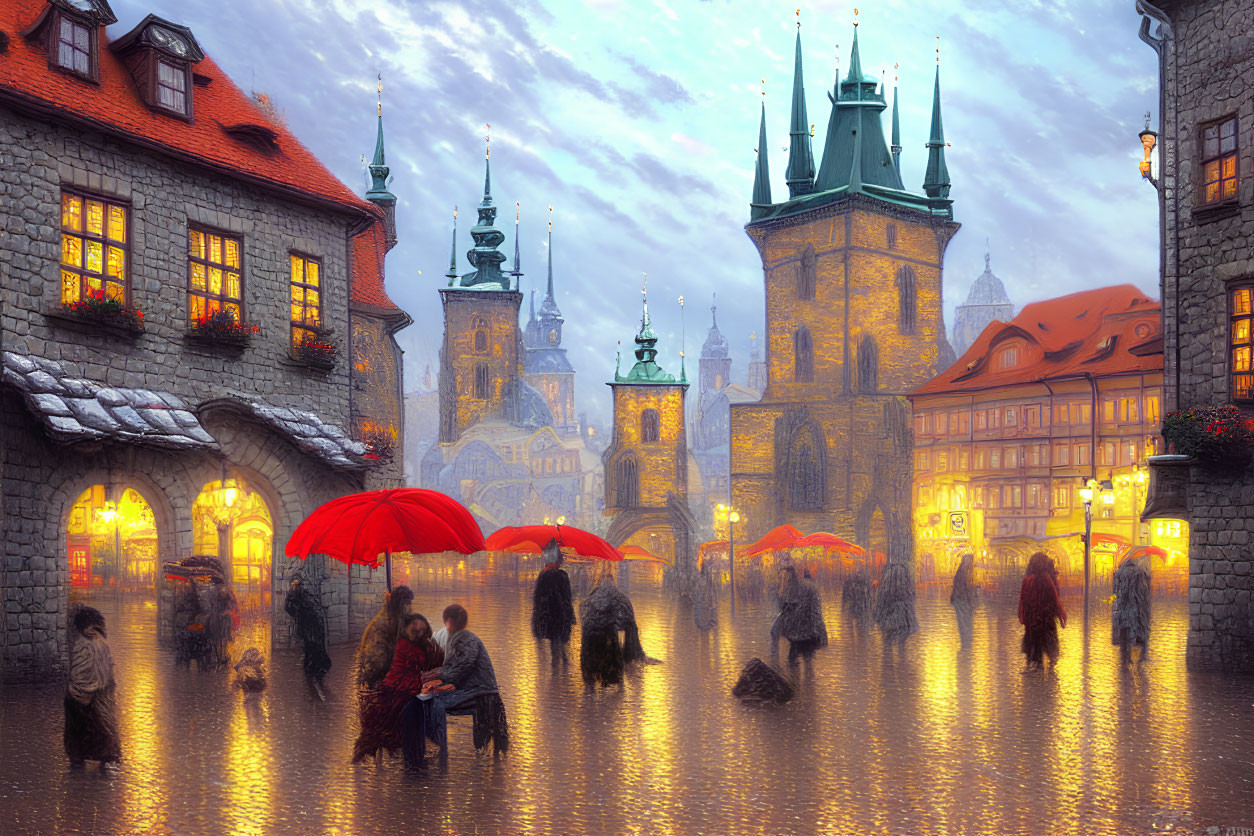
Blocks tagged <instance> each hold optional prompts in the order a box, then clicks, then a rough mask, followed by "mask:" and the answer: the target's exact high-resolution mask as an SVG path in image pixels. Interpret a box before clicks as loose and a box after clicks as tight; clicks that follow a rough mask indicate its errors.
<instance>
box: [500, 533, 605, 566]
mask: <svg viewBox="0 0 1254 836" xmlns="http://www.w3.org/2000/svg"><path fill="white" fill-rule="evenodd" d="M550 540H556V541H557V544H558V545H559V546H561V547H562V548H563V549H566V550H569V551H571V552H573V553H574V554H575V556H576V557H592V558H597V559H599V560H622V559H623V556H622V554H621V553H620V552H619V551H618V549H616V548H614V547H613V546H611V545H610V544H609V543H608V542H607V541H606V540H604V539H602V538H600V537H598V536H597V535H595V534H593V533H592V532H590V531H584V530H583V529H581V528H574V527H573V526H569V525H507V526H505V527H504V528H500V529H497V530H496V531H494V532H492V533H491V534H490V535H488V541H487V549H488V551H494V552H509V551H528V552H529V551H531V550H532V548H534V547H535V546H541V547H543V546H545V545H547V544H548V542H549V541H550Z"/></svg>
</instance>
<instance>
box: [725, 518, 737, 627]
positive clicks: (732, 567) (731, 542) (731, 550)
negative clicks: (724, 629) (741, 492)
mask: <svg viewBox="0 0 1254 836" xmlns="http://www.w3.org/2000/svg"><path fill="white" fill-rule="evenodd" d="M738 522H740V514H738V513H737V512H736V509H735V508H728V509H727V571H728V572H729V573H730V574H731V614H732V615H735V614H736V523H738Z"/></svg>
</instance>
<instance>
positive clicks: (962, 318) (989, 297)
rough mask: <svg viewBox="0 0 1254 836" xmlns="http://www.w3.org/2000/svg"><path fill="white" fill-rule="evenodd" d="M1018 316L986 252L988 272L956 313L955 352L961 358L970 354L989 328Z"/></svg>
mask: <svg viewBox="0 0 1254 836" xmlns="http://www.w3.org/2000/svg"><path fill="white" fill-rule="evenodd" d="M1014 315H1015V306H1014V305H1012V304H1011V303H1010V297H1009V296H1007V295H1006V287H1005V285H1003V284H1002V283H1001V279H999V278H997V277H996V276H995V275H993V268H992V267H990V266H989V254H988V253H985V254H984V272H983V273H981V274H980V275H979V277H978V278H976V280H975V282H973V283H972V285H971V290H970V292H969V293H967V301H965V302H963V303H962V304H961V305H959V306H958V308H957V309H956V310H955V311H954V339H953V348H954V353H955V354H957V355H958V356H959V357H961V356H962V355H964V354H966V353H967V349H969V348H970V347H971V346H972V345H973V344H974V343H975V341H976V338H978V337H979V336H980V334H981V333H983V332H984V329H985V328H987V327H988V326H989V325H991V324H993V323H994V322H1009V321H1010V320H1012V319H1014Z"/></svg>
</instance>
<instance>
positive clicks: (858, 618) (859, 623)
mask: <svg viewBox="0 0 1254 836" xmlns="http://www.w3.org/2000/svg"><path fill="white" fill-rule="evenodd" d="M840 609H841V612H842V613H843V614H844V616H845V618H847V619H849V620H850V621H852V622H853V624H854V626H855V627H856V628H857V629H858V630H865V629H867V628H868V627H869V626H870V625H871V609H872V600H871V576H870V575H868V574H867V571H866V569H859V570H858V571H856V572H854V573H853V574H852V575H850V576H849V577H847V578H845V582H844V584H842V585H841V589H840Z"/></svg>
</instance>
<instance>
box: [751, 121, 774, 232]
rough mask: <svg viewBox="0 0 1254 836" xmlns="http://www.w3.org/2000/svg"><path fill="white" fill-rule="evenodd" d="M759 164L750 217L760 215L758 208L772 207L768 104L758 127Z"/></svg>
mask: <svg viewBox="0 0 1254 836" xmlns="http://www.w3.org/2000/svg"><path fill="white" fill-rule="evenodd" d="M757 150H758V162H757V165H756V166H754V170H753V201H752V202H751V203H750V204H749V217H750V218H753V217H756V216H757V215H758V214H759V209H758V207H766V206H770V205H771V171H770V168H769V167H768V166H767V158H768V157H769V156H770V155H769V154H768V148H767V144H766V102H765V101H764V102H762V121H761V123H759V125H758V149H757Z"/></svg>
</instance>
